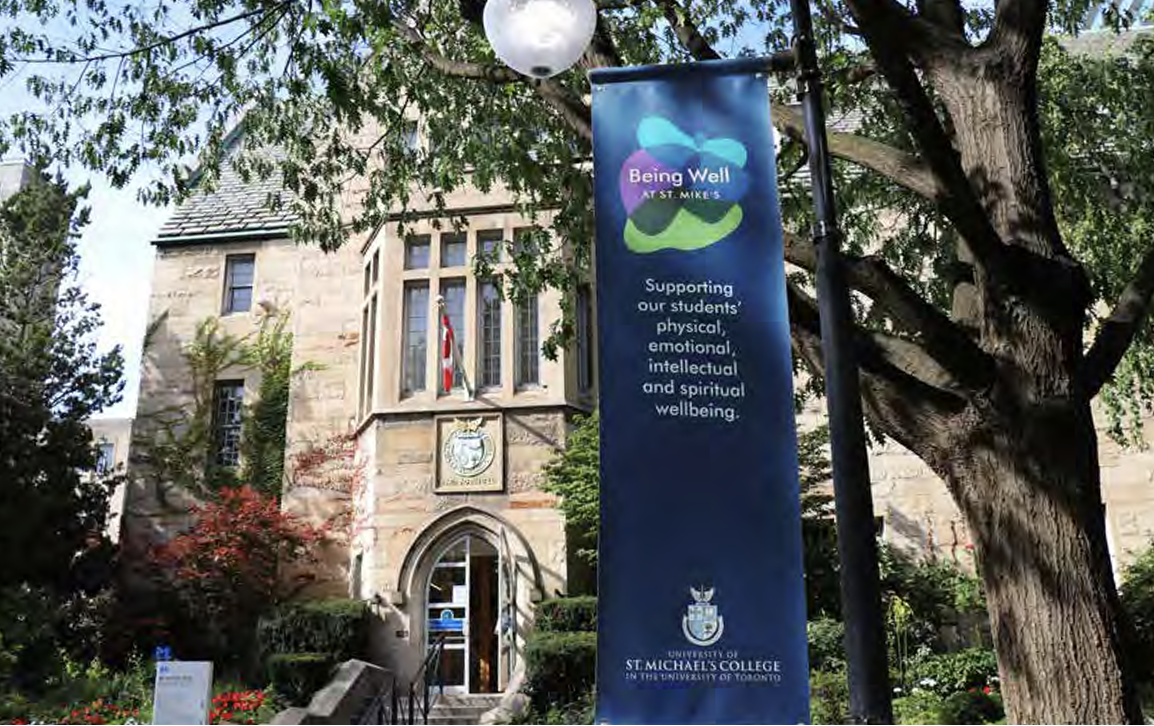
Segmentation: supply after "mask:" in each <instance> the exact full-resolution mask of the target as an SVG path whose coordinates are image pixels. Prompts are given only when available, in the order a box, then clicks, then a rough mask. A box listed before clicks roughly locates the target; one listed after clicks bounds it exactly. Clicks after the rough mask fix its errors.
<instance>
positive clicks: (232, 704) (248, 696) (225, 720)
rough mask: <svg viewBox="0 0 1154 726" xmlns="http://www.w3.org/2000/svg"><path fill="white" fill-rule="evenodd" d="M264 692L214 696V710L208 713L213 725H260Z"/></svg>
mask: <svg viewBox="0 0 1154 726" xmlns="http://www.w3.org/2000/svg"><path fill="white" fill-rule="evenodd" d="M264 701H265V695H264V691H259V690H258V691H236V692H228V693H219V694H217V695H216V696H213V699H212V710H211V711H209V713H208V722H209V723H211V724H255V723H260V721H259V720H258V718H257V712H258V711H259V710H260V707H261V706H263V705H264Z"/></svg>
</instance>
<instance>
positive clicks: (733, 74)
mask: <svg viewBox="0 0 1154 726" xmlns="http://www.w3.org/2000/svg"><path fill="white" fill-rule="evenodd" d="M763 71H764V64H763V62H759V61H756V60H749V61H719V62H710V63H695V64H691V65H681V66H658V67H649V68H628V69H604V70H596V71H593V72H592V73H591V74H590V79H591V81H592V85H593V148H594V175H595V183H596V192H595V193H596V196H595V202H596V217H597V244H596V258H597V300H598V302H597V304H598V317H597V320H598V336H599V338H598V343H599V356H600V380H599V385H600V392H601V393H600V396H601V402H600V408H601V535H600V542H599V550H600V560H599V575H598V577H599V586H598V599H599V613H598V638H597V641H598V642H597V647H598V651H597V720H598V722H599V723H613V724H616V723H635V724H645V723H805V722H807V721H808V720H809V669H808V662H807V653H806V634H805V616H806V613H805V592H804V582H803V570H802V556H801V511H800V503H799V491H798V466H797V437H796V427H795V422H794V410H793V375H792V366H791V362H790V341H789V317H788V313H787V310H786V294H785V268H784V261H783V257H782V232H781V213H780V209H779V205H778V197H777V179H776V174H775V158H774V145H773V135H772V134H773V132H772V130H771V126H770V119H769V91H768V83H767V80H766V78H765V75H764V72H763Z"/></svg>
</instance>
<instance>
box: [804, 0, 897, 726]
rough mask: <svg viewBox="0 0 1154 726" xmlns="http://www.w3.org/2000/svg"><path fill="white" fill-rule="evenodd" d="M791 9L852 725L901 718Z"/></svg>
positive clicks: (807, 87)
mask: <svg viewBox="0 0 1154 726" xmlns="http://www.w3.org/2000/svg"><path fill="white" fill-rule="evenodd" d="M790 8H791V10H792V11H793V23H794V26H793V27H794V51H795V53H796V55H797V70H798V74H797V86H798V95H799V97H800V98H801V101H802V110H803V112H804V115H805V138H806V141H807V143H808V145H809V172H810V183H811V186H812V189H813V209H814V216H815V217H816V219H815V222H814V228H813V240H814V244H816V245H817V300H818V310H819V311H820V313H821V347H822V360H823V364H824V369H825V371H824V372H825V393H826V401H827V405H828V407H829V428H830V444H831V449H832V454H833V455H832V463H833V485H834V511H835V513H836V517H837V540H838V544H837V549H838V555H839V560H840V563H841V601H842V604H841V608H842V618H843V619H844V621H845V649H846V661H847V663H848V665H849V708H850V722H851V723H893V704H892V702H891V700H890V683H889V673H888V665H887V658H886V631H885V622H884V619H883V614H882V607H881V587H880V585H879V582H878V579H879V578H878V556H877V542H876V540H875V536H876V533H875V529H874V514H873V498H872V494H871V492H870V475H869V460H868V458H867V457H866V440H865V428H864V426H863V424H862V410H861V385H860V382H859V380H858V368H857V360H856V358H857V356H856V355H855V352H854V342H853V311H852V309H851V308H850V298H849V289H848V287H847V286H846V282H845V276H844V270H843V268H842V265H841V256H840V251H839V247H840V243H841V234H840V232H839V231H838V227H837V210H836V208H835V207H834V199H833V184H832V180H831V178H830V164H829V148H828V147H827V145H826V136H825V110H824V109H823V107H822V83H821V72H820V71H819V69H818V65H817V47H816V43H815V41H814V36H813V19H812V17H811V16H810V9H809V0H790Z"/></svg>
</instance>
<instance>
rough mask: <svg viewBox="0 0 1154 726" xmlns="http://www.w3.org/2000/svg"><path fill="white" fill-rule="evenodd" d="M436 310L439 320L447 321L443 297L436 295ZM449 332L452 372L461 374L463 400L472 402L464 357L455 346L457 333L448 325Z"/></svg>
mask: <svg viewBox="0 0 1154 726" xmlns="http://www.w3.org/2000/svg"><path fill="white" fill-rule="evenodd" d="M437 310H438V311H439V312H440V313H441V318H442V319H443V320H448V319H449V314H448V313H447V312H445V296H444V295H438V296H437ZM449 330H450V331H451V332H452V334H453V336H452V337H453V348H452V354H453V370H454V371H459V372H460V373H461V383H462V384H463V385H464V386H465V399H466V400H468V401H472V400H473V387H472V386H471V385H469V374H468V373H466V372H465V365H464V361H465V356H463V355H462V354H461V348H460V346H458V345H457V332H456V331H455V330H453V326H452V325H451V324H450V325H449ZM446 393H448V391H446Z"/></svg>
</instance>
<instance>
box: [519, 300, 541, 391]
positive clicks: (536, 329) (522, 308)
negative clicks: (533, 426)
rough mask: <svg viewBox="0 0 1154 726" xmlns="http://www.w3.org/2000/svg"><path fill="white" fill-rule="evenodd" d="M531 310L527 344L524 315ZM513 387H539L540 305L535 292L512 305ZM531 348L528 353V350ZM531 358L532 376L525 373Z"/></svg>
mask: <svg viewBox="0 0 1154 726" xmlns="http://www.w3.org/2000/svg"><path fill="white" fill-rule="evenodd" d="M528 311H532V338H531V340H532V345H531V346H527V345H526V341H527V340H528V338H527V337H526V335H525V331H526V327H527V326H526V323H527V322H528V321H526V319H525V318H526V315H527V314H528ZM513 319H514V328H513V336H514V337H513V365H514V369H513V388H514V390H518V391H520V390H525V389H532V388H540V387H541V306H540V296H539V295H538V294H537V293H532V294H530V295H526V296H525V297H524V298H522V299H521V300H520V301H518V302H517V303H516V304H514V306H513ZM529 350H532V353H531V354H530V353H529V352H528V351H529ZM529 360H532V361H533V363H532V371H533V374H532V376H527V375H526V370H525V364H526V363H527V362H528V361H529Z"/></svg>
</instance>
